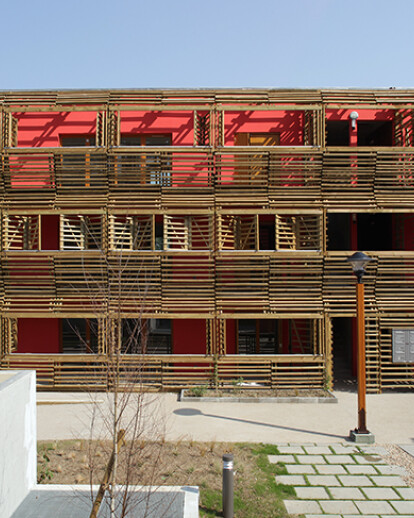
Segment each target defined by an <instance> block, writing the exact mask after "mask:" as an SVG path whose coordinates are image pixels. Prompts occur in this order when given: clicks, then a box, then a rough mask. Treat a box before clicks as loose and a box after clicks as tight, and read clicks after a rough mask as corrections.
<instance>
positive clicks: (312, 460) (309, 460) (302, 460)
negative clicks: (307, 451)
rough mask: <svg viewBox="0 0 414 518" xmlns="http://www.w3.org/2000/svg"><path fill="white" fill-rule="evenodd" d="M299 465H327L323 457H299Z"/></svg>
mask: <svg viewBox="0 0 414 518" xmlns="http://www.w3.org/2000/svg"><path fill="white" fill-rule="evenodd" d="M297 459H298V462H299V464H326V462H325V459H324V458H323V457H322V455H298V456H297Z"/></svg>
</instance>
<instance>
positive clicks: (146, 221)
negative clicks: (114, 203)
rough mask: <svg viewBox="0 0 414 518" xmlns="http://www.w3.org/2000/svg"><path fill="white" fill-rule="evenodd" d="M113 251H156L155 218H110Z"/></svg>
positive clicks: (144, 216)
mask: <svg viewBox="0 0 414 518" xmlns="http://www.w3.org/2000/svg"><path fill="white" fill-rule="evenodd" d="M109 221H110V229H109V234H110V238H109V239H110V248H111V249H112V250H154V248H155V245H154V239H155V237H154V235H153V234H154V217H153V216H152V215H136V216H110V219H109Z"/></svg>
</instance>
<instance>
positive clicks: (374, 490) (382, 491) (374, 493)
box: [363, 487, 400, 500]
mask: <svg viewBox="0 0 414 518" xmlns="http://www.w3.org/2000/svg"><path fill="white" fill-rule="evenodd" d="M363 492H364V493H365V494H366V496H367V498H369V499H370V500H396V499H397V498H399V496H400V495H397V493H396V492H395V491H394V490H393V489H391V488H390V487H364V489H363Z"/></svg>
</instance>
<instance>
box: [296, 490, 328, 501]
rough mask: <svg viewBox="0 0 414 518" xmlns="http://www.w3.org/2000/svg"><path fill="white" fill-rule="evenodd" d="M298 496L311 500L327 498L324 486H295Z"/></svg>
mask: <svg viewBox="0 0 414 518" xmlns="http://www.w3.org/2000/svg"><path fill="white" fill-rule="evenodd" d="M295 491H296V495H297V497H298V498H306V499H312V500H329V498H330V497H329V495H328V493H327V492H326V489H325V488H324V487H295Z"/></svg>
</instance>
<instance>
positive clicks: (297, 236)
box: [276, 215, 322, 250]
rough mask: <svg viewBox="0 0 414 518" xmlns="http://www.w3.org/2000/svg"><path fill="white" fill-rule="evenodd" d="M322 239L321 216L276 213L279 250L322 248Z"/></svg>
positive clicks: (277, 246) (277, 247) (277, 245)
mask: <svg viewBox="0 0 414 518" xmlns="http://www.w3.org/2000/svg"><path fill="white" fill-rule="evenodd" d="M321 241H322V226H321V216H319V215H299V216H286V215H276V249H277V250H286V249H287V250H320V249H321Z"/></svg>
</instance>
